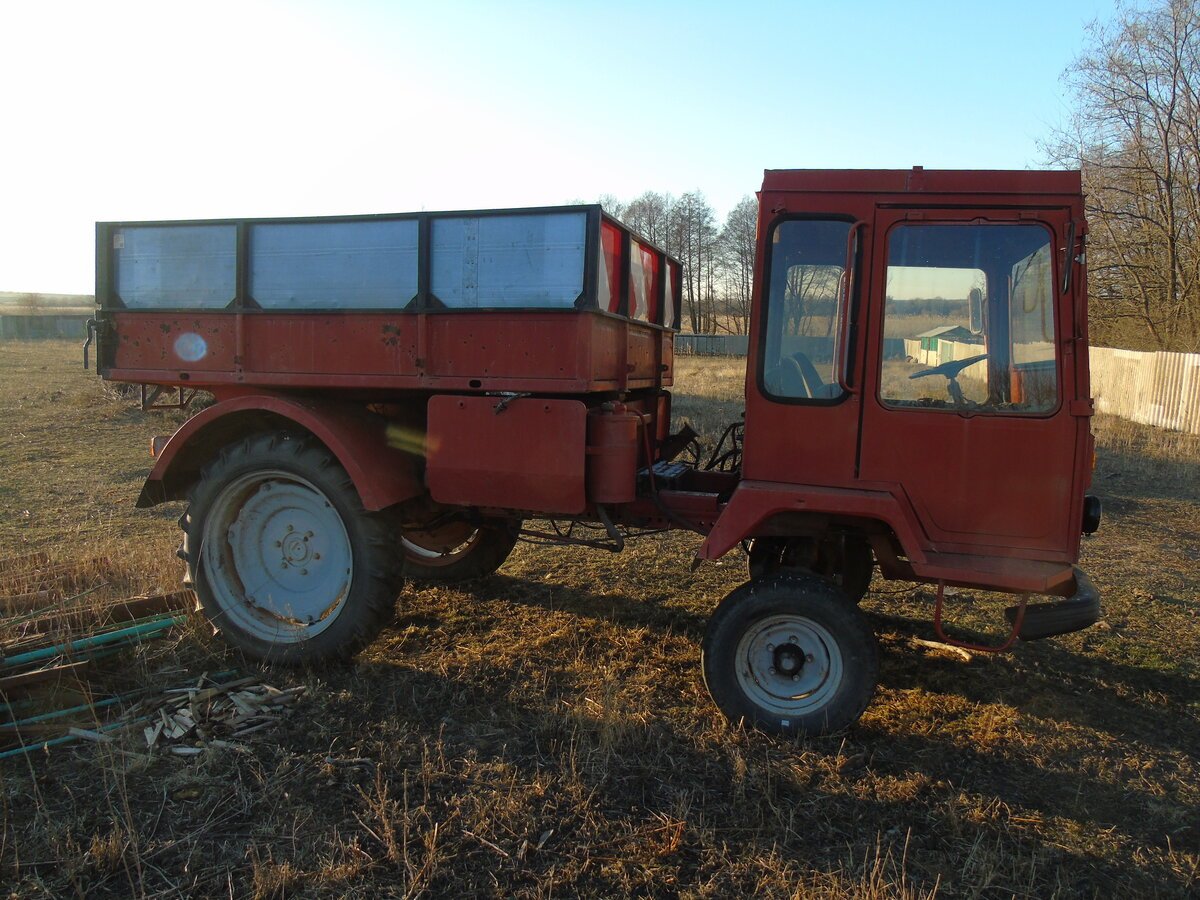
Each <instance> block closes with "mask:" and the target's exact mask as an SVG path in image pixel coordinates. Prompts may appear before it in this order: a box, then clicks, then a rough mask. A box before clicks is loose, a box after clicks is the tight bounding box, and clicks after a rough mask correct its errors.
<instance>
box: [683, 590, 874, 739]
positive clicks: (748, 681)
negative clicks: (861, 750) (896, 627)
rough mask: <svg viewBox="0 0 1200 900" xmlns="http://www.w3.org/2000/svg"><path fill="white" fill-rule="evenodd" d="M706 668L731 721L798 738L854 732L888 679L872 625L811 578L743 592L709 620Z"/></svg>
mask: <svg viewBox="0 0 1200 900" xmlns="http://www.w3.org/2000/svg"><path fill="white" fill-rule="evenodd" d="M700 659H701V669H702V671H703V673H704V684H705V686H706V687H707V688H708V692H709V694H710V695H711V696H712V699H713V702H715V703H716V705H717V707H718V708H719V709H720V710H721V712H723V713H724V714H725V716H726V718H728V719H729V720H730V721H731V722H734V723H738V722H744V723H745V724H747V725H749V726H751V727H754V728H757V729H759V730H760V731H765V732H768V733H772V734H781V735H790V736H794V735H802V736H813V735H819V734H829V733H830V732H834V731H839V730H840V729H842V728H845V727H847V726H848V725H851V724H853V723H854V722H855V721H857V720H858V717H859V716H860V715H862V712H863V710H864V709H866V707H867V704H868V703H869V702H870V700H871V697H872V695H873V694H874V693H875V685H876V681H877V680H878V677H879V651H878V649H877V646H876V642H875V635H874V633H873V632H872V631H871V628H870V626H869V625H868V624H867V620H866V618H865V616H864V615H863V614H862V612H861V611H859V610H858V608H857V607H855V606H854V605H853V604H852V603H849V602H847V600H846V597H845V595H844V594H843V593H842V592H841V591H840V590H839V589H838V588H837V587H836V586H834V585H833V584H831V583H830V582H828V581H826V580H825V579H824V578H821V577H819V576H816V575H812V574H801V573H784V574H778V575H772V576H769V577H767V578H764V579H759V580H754V581H750V582H748V583H747V584H744V585H742V586H741V587H739V588H737V589H736V590H734V591H733V592H732V593H731V594H729V596H727V597H726V598H725V599H724V600H722V601H721V602H720V604H718V606H717V608H716V610H715V611H714V612H713V614H712V616H711V618H710V619H709V621H708V628H707V630H706V632H705V635H704V641H703V644H702V645H701V657H700Z"/></svg>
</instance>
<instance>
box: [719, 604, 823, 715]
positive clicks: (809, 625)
mask: <svg viewBox="0 0 1200 900" xmlns="http://www.w3.org/2000/svg"><path fill="white" fill-rule="evenodd" d="M735 663H736V666H737V679H738V684H739V685H740V686H741V689H742V691H743V692H744V693H745V694H746V696H747V697H748V698H749V699H750V700H751V701H752V702H753V703H754V704H755V705H756V706H759V707H761V708H762V709H764V710H767V711H768V712H771V713H773V714H775V715H779V716H785V717H786V716H799V715H805V714H808V713H812V712H814V711H816V710H818V709H820V708H821V707H823V706H825V704H827V703H829V701H830V700H831V699H832V698H833V696H834V694H835V693H837V689H838V686H839V685H840V684H841V683H842V673H843V664H842V652H841V650H840V649H839V648H838V645H837V642H836V641H835V640H834V639H833V635H832V634H831V633H830V632H829V630H828V629H827V628H825V626H823V625H821V624H819V623H817V622H814V621H813V620H812V619H807V618H805V617H803V616H793V615H779V616H770V617H768V618H765V619H762V620H760V621H758V622H755V623H754V624H753V625H752V626H751V627H750V628H748V629H747V630H746V632H745V633H744V634H743V635H742V639H741V640H740V641H738V646H737V655H736V657H735Z"/></svg>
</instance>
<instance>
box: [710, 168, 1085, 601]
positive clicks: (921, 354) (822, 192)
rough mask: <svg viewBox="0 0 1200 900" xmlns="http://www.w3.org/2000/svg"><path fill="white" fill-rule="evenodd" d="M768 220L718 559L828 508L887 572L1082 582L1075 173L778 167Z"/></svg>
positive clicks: (715, 544)
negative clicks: (740, 441) (739, 443)
mask: <svg viewBox="0 0 1200 900" xmlns="http://www.w3.org/2000/svg"><path fill="white" fill-rule="evenodd" d="M759 235H760V241H759V251H758V260H757V267H758V268H757V271H758V276H759V277H758V279H757V285H756V296H755V303H756V305H755V310H754V317H753V321H752V324H751V335H750V344H751V351H750V359H749V363H748V370H747V384H746V394H747V396H746V437H745V448H744V458H743V465H742V472H741V475H742V483H741V484H740V485H739V490H738V491H737V492H735V495H734V497H733V498H732V500H731V503H730V505H729V508H728V509H727V510H726V513H725V515H724V516H723V517H722V521H721V522H718V523H717V526H716V528H715V529H714V531H713V533H712V534H711V535H710V537H709V541H708V544H707V545H706V547H705V548H704V551H703V553H704V555H706V556H709V555H716V551H718V550H720V547H721V545H723V544H725V543H727V541H728V539H729V538H730V537H732V533H733V532H734V531H737V530H739V529H744V531H743V535H741V536H739V539H740V537H744V536H745V534H747V533H748V534H751V535H758V536H776V537H779V536H781V535H784V534H785V533H787V532H789V531H793V532H794V531H806V530H807V531H812V530H813V529H818V528H819V529H824V530H828V529H829V528H830V522H831V520H832V521H835V522H836V527H837V528H839V529H841V530H843V531H846V532H848V533H854V534H857V535H862V536H863V537H862V539H863V540H865V541H867V542H869V543H870V544H871V546H872V548H873V549H874V554H875V557H876V558H877V560H878V562H879V564H880V566H881V567H882V568H883V570H884V572H885V574H888V575H890V576H894V577H908V578H914V577H915V578H917V579H918V580H921V579H924V580H929V581H935V582H936V581H946V582H955V583H967V584H976V585H978V586H980V587H988V588H994V589H998V590H1009V591H1029V592H1034V593H1064V592H1066V593H1069V592H1070V590H1071V582H1072V579H1073V570H1072V563H1073V562H1074V561H1075V559H1076V557H1077V554H1078V546H1079V537H1080V533H1081V531H1082V530H1083V528H1082V525H1083V508H1084V491H1085V489H1086V487H1087V485H1088V483H1089V481H1090V475H1091V472H1090V457H1091V435H1090V432H1089V427H1088V426H1089V422H1088V418H1089V416H1090V415H1091V410H1092V407H1091V401H1090V400H1089V394H1088V369H1087V342H1086V333H1087V323H1086V279H1085V277H1084V272H1083V265H1084V262H1083V252H1082V241H1083V236H1084V222H1083V201H1082V194H1081V189H1080V180H1079V174H1078V173H1076V172H986V171H984V172H953V171H946V172H935V171H929V172H926V171H924V170H922V169H919V168H918V169H913V170H912V171H871V172H861V171H857V172H849V171H807V170H800V171H768V172H767V173H766V175H765V179H764V182H763V189H762V192H761V194H760V218H759ZM768 494H773V495H774V497H773V499H770V500H767V499H765V497H766V496H767V495H768ZM739 495H741V496H739ZM831 517H832V519H831Z"/></svg>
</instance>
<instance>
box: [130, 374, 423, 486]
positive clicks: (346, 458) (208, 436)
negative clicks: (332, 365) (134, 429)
mask: <svg viewBox="0 0 1200 900" xmlns="http://www.w3.org/2000/svg"><path fill="white" fill-rule="evenodd" d="M386 425H387V422H386V420H385V419H384V418H383V417H382V416H377V415H374V414H373V413H369V412H367V411H365V410H363V409H361V408H359V407H354V406H350V405H347V404H345V403H337V402H330V401H323V400H314V399H312V398H307V397H305V398H300V397H293V396H289V395H281V394H269V393H255V394H245V395H242V396H238V397H234V398H232V399H229V400H222V401H221V402H219V403H217V404H215V405H213V406H210V407H208V408H207V409H205V410H202V411H200V412H199V413H197V414H196V415H194V416H192V417H191V418H190V419H188V420H187V422H185V423H184V424H183V425H182V426H181V427H180V428H179V430H178V431H176V432H175V433H174V434H173V435H172V436H171V439H170V440H169V441H167V443H166V445H165V446H164V447H163V449H162V452H161V453H159V455H158V459H157V460H156V461H155V464H154V468H153V469H151V471H150V475H149V477H147V479H146V483H145V485H143V487H142V493H141V495H140V496H139V497H138V501H137V505H138V507H141V508H144V507H148V506H154V505H156V504H159V503H163V502H165V501H167V500H179V499H182V498H183V497H184V496H185V494H186V491H187V489H188V487H189V486H190V485H191V484H192V482H193V481H195V479H196V478H197V477H198V476H199V474H200V470H201V469H202V468H203V467H204V465H205V464H206V463H207V462H208V461H209V460H210V459H211V458H212V456H213V454H215V453H218V452H219V451H220V450H221V448H222V447H224V446H227V445H228V444H230V443H233V442H234V441H237V440H240V439H241V438H243V437H245V436H246V435H248V434H253V433H261V432H263V431H271V430H277V431H288V430H295V428H297V427H299V428H300V429H303V430H304V431H307V432H310V433H311V434H312V435H313V436H314V437H316V438H317V439H318V440H319V441H321V443H323V444H324V445H325V446H326V447H328V448H329V450H330V452H331V453H333V455H334V456H336V457H337V459H338V462H340V463H341V464H342V467H343V468H345V470H346V472H347V474H348V475H349V476H350V479H351V480H352V481H353V482H354V487H355V489H356V490H357V491H358V495H359V497H360V498H361V499H362V503H363V506H364V508H366V509H368V510H377V509H384V508H386V507H388V506H392V505H393V504H396V503H400V502H402V501H404V500H408V499H411V498H413V497H417V496H420V495H421V494H424V493H425V483H424V478H423V475H422V468H423V460H422V459H421V458H420V457H418V456H416V455H414V454H411V453H406V452H403V451H400V450H396V449H393V448H392V447H389V446H388V443H387V435H386Z"/></svg>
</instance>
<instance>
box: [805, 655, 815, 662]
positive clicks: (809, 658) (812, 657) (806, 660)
mask: <svg viewBox="0 0 1200 900" xmlns="http://www.w3.org/2000/svg"><path fill="white" fill-rule="evenodd" d="M815 658H816V657H814V656H813V655H812V654H811V653H810V654H808V656H806V657H804V661H805V662H812V661H813V660H814V659H815Z"/></svg>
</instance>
